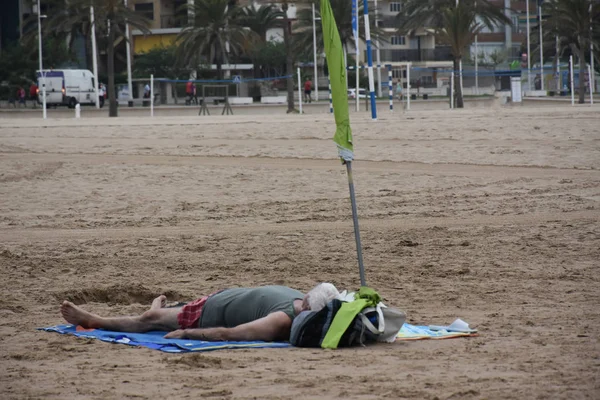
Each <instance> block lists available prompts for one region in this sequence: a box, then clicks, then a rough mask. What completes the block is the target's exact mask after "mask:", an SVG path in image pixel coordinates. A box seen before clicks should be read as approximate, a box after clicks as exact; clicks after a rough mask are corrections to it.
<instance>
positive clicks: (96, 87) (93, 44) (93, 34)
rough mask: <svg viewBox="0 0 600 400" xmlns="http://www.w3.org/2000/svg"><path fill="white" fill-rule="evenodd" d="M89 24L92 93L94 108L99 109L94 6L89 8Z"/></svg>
mask: <svg viewBox="0 0 600 400" xmlns="http://www.w3.org/2000/svg"><path fill="white" fill-rule="evenodd" d="M90 24H91V25H92V64H93V69H94V91H95V92H96V108H97V109H99V108H100V96H99V95H98V84H99V82H98V79H100V77H99V76H98V55H97V50H96V49H97V47H96V22H95V20H94V6H90Z"/></svg>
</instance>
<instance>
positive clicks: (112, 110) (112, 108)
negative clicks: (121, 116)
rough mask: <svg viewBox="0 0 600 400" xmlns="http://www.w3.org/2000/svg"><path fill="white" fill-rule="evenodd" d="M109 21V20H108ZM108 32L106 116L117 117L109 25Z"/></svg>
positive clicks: (113, 60) (111, 36)
mask: <svg viewBox="0 0 600 400" xmlns="http://www.w3.org/2000/svg"><path fill="white" fill-rule="evenodd" d="M109 21H110V20H109ZM109 29H110V31H109V33H108V51H107V53H108V54H107V55H108V60H107V64H108V71H107V72H108V104H109V107H108V116H109V117H118V111H117V96H116V90H115V30H114V29H113V28H112V27H110V28H109Z"/></svg>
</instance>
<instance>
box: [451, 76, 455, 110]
mask: <svg viewBox="0 0 600 400" xmlns="http://www.w3.org/2000/svg"><path fill="white" fill-rule="evenodd" d="M450 109H451V110H453V109H454V69H453V71H452V73H451V74H450Z"/></svg>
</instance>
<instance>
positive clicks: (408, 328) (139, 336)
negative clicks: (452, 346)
mask: <svg viewBox="0 0 600 400" xmlns="http://www.w3.org/2000/svg"><path fill="white" fill-rule="evenodd" d="M39 329H40V330H42V331H46V332H56V333H61V334H66V335H73V336H77V337H80V338H86V339H99V340H102V341H103V342H109V343H120V344H127V345H129V346H140V347H147V348H149V349H154V350H160V351H164V352H166V353H187V352H193V351H196V352H198V351H212V350H222V349H248V348H285V347H292V346H291V345H290V344H289V343H287V342H261V341H256V342H206V341H202V340H188V339H165V338H164V337H163V336H164V335H166V334H167V332H159V331H154V332H146V333H127V332H113V331H105V330H103V329H82V328H81V327H80V328H79V329H77V328H76V327H75V326H74V325H54V326H49V327H46V328H39ZM469 336H477V335H476V334H473V333H459V332H448V331H445V330H436V331H434V330H431V329H429V327H427V326H418V325H411V324H407V323H405V324H404V325H403V326H402V329H401V330H400V333H398V336H397V337H396V340H397V341H403V340H423V339H451V338H456V337H469Z"/></svg>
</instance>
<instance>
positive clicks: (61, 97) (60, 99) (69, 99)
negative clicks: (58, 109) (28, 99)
mask: <svg viewBox="0 0 600 400" xmlns="http://www.w3.org/2000/svg"><path fill="white" fill-rule="evenodd" d="M42 72H43V76H44V77H42V74H40V71H37V78H38V102H39V103H40V104H41V103H42V94H43V90H42V83H43V82H44V80H45V81H46V105H50V106H59V105H63V106H68V107H69V108H75V105H76V104H81V105H86V104H87V105H94V104H96V92H95V91H94V74H92V72H91V71H89V70H87V69H53V70H43V71H42ZM103 105H104V97H103V96H100V107H102V106H103Z"/></svg>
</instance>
